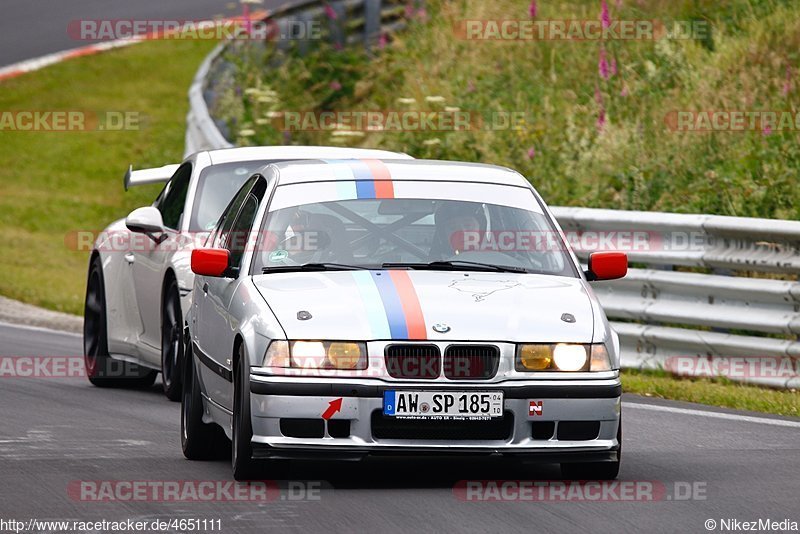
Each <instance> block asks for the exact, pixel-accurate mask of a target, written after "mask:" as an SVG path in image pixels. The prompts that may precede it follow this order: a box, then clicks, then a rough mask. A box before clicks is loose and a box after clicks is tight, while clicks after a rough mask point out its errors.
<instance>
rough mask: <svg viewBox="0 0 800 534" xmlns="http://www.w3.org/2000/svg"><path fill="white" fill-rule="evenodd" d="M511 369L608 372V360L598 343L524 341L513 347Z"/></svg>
mask: <svg viewBox="0 0 800 534" xmlns="http://www.w3.org/2000/svg"><path fill="white" fill-rule="evenodd" d="M515 368H516V370H517V371H522V372H535V371H550V372H552V371H563V372H578V371H610V370H611V360H610V358H609V355H608V350H607V349H606V346H605V345H604V344H602V343H597V344H591V345H589V344H572V343H556V344H530V343H528V344H524V345H518V346H517V357H516V364H515Z"/></svg>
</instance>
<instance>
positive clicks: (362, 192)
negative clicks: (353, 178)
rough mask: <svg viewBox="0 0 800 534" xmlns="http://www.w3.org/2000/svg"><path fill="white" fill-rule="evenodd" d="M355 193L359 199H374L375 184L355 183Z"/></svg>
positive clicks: (368, 181) (370, 181) (366, 182)
mask: <svg viewBox="0 0 800 534" xmlns="http://www.w3.org/2000/svg"><path fill="white" fill-rule="evenodd" d="M356 192H357V193H358V198H359V199H370V198H375V197H376V196H377V195H376V193H375V182H374V181H372V180H367V181H363V180H362V181H360V182H356Z"/></svg>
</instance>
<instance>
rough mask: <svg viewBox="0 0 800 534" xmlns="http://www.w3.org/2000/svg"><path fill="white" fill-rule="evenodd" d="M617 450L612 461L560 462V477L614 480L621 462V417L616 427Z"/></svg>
mask: <svg viewBox="0 0 800 534" xmlns="http://www.w3.org/2000/svg"><path fill="white" fill-rule="evenodd" d="M617 441H618V442H619V450H618V451H617V460H616V461H614V462H585V463H564V464H561V477H562V478H565V479H567V480H614V479H616V478H617V476H618V475H619V466H620V463H621V462H622V417H621V416H620V419H619V427H618V428H617Z"/></svg>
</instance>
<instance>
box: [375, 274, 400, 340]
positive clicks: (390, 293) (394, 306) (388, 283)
mask: <svg viewBox="0 0 800 534" xmlns="http://www.w3.org/2000/svg"><path fill="white" fill-rule="evenodd" d="M370 274H371V275H372V280H373V281H374V282H375V286H377V288H378V293H380V296H381V302H383V309H384V310H385V311H386V319H387V320H388V321H389V330H390V331H391V334H392V339H408V325H407V324H406V315H405V312H404V311H403V305H402V304H401V302H400V295H399V294H398V293H397V288H396V287H395V286H394V282H392V279H391V277H390V276H389V274H388V273H383V274H381V273H376V272H371V273H370Z"/></svg>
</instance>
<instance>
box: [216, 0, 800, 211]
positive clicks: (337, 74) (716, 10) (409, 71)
mask: <svg viewBox="0 0 800 534" xmlns="http://www.w3.org/2000/svg"><path fill="white" fill-rule="evenodd" d="M528 4H529V2H527V1H522V0H493V1H491V2H476V1H474V0H453V1H447V2H442V1H436V0H432V1H431V2H428V15H429V21H428V23H426V24H420V23H413V24H412V26H411V28H410V30H409V31H407V32H404V33H401V34H399V35H397V38H396V40H395V42H394V44H393V45H392V46H390V47H389V48H387V49H385V50H383V51H382V52H380V53H379V54H378V57H377V58H375V60H370V58H368V57H367V55H366V54H364V53H360V52H358V51H351V50H347V51H337V50H334V49H331V48H327V49H323V50H321V51H320V52H318V53H316V54H313V55H311V56H309V57H306V58H298V57H293V56H291V55H290V57H289V58H288V60H287V61H286V62H285V63H284V64H283V66H282V67H281V68H280V69H278V70H277V71H276V70H275V69H274V68H264V59H263V58H262V57H261V56H260V55H258V54H252V55H250V56H248V57H245V58H244V59H241V58H240V59H238V61H239V62H240V63H241V65H242V67H243V69H242V71H241V73H240V75H239V77H238V80H237V83H236V84H231V95H230V96H229V98H226V99H224V100H223V106H222V107H221V109H219V110H218V114H220V115H222V116H227V118H228V120H229V123H230V125H231V128H232V130H233V131H234V132H239V134H238V135H239V141H240V142H244V143H254V144H260V143H263V142H269V143H274V142H282V140H283V134H282V132H279V131H277V130H276V129H275V127H274V123H272V122H271V121H270V120H269V119H268V118H267V116H266V114H267V113H270V112H272V113H274V112H279V111H283V110H290V111H305V110H310V111H322V110H331V109H336V110H385V111H388V110H397V109H418V110H419V109H432V110H441V109H443V108H444V107H445V106H452V107H457V108H460V109H461V110H465V111H470V112H477V113H478V114H481V115H483V116H485V117H489V116H491V114H492V113H494V112H507V113H514V112H522V113H525V114H526V122H525V123H524V125H523V126H522V128H520V129H517V130H509V129H506V130H499V131H488V130H486V129H482V130H479V131H473V132H445V133H436V132H419V131H411V132H402V133H368V134H367V135H366V136H364V137H349V138H348V137H344V138H343V137H336V136H334V135H333V134H332V132H321V133H320V132H299V133H295V134H294V135H293V136H292V141H293V142H295V143H298V144H303V143H325V144H330V143H336V142H341V140H342V139H345V140H346V141H347V142H348V143H351V144H358V145H361V146H369V147H381V148H385V149H389V150H402V151H406V152H408V153H410V154H413V155H414V156H417V157H432V158H442V159H457V160H466V161H482V162H487V163H497V164H502V165H506V166H510V167H513V168H516V169H518V170H519V171H521V172H522V173H523V174H525V175H526V176H528V177H529V178H530V180H531V181H532V182H533V183H534V185H536V186H537V188H538V189H539V191H540V192H541V193H542V194H543V196H544V197H545V199H546V200H547V201H548V202H549V203H551V204H555V205H572V206H589V207H604V208H616V209H641V210H658V211H676V212H684V213H687V212H697V213H715V214H724V215H738V216H754V217H773V218H786V219H796V218H798V217H800V188H798V187H797V169H798V167H800V143H798V135H800V134H798V132H783V133H778V132H773V133H771V134H769V135H765V134H764V133H763V132H762V131H760V130H759V131H752V132H745V133H728V132H715V133H706V134H703V133H675V132H673V131H671V130H669V129H668V128H667V127H666V123H665V117H666V116H667V114H669V113H670V112H673V111H676V110H696V111H700V110H743V111H750V110H779V111H780V110H790V111H795V112H796V111H798V109H799V108H800V105H799V104H800V98H799V95H800V77H798V74H800V3H797V2H795V1H790V0H730V1H726V2H716V1H711V0H669V1H667V0H648V1H646V2H633V1H625V2H622V3H621V5H622V7H621V8H619V9H618V8H617V7H616V5H617V3H616V2H611V1H610V2H608V4H609V5H610V7H611V17H612V19H658V20H662V21H666V23H667V24H668V25H670V24H671V22H670V21H676V20H681V21H683V20H706V21H708V22H709V24H710V25H711V37H710V38H709V39H703V40H683V39H671V40H670V39H664V40H661V41H658V42H651V41H646V42H642V41H615V42H608V43H607V44H606V45H605V48H606V52H607V58H608V61H609V62H611V61H614V60H616V62H617V65H618V73H617V74H616V75H613V76H611V77H610V78H609V79H608V80H605V79H602V77H601V76H600V74H599V69H598V62H599V51H600V44H599V43H598V42H596V41H587V42H552V41H551V42H491V41H466V40H461V39H458V38H455V37H454V31H453V27H454V25H455V24H457V23H458V21H460V20H463V19H471V20H472V19H503V20H505V19H526V18H528V14H527V7H528ZM599 12H600V2H599V1H598V0H573V1H563V2H539V16H538V18H539V19H542V20H544V19H551V20H576V19H592V20H597V19H598V16H599ZM267 59H268V60H269V58H267ZM787 68H788V69H789V72H788V75H789V76H788V82H789V87H788V88H789V91H788V92H787V93H784V86H785V85H786V83H787ZM340 85H341V88H339V86H340ZM234 88H236V89H237V91H236V94H239V95H241V94H244V97H242V96H236V95H235V94H233V90H234ZM248 89H249V90H250V91H248ZM269 90H272V91H275V92H276V94H275V95H271V94H270V93H268V92H267V91H269ZM430 96H441V97H443V98H444V102H441V103H436V102H428V101H426V97H430ZM399 98H410V99H414V101H415V102H416V103H415V104H410V105H409V104H406V103H404V101H399V100H398V99H399ZM234 101H238V104H236V105H231V103H232V102H234ZM601 109H604V110H605V118H606V124H605V126H604V127H603V129H602V131H599V130H598V127H597V123H598V118H599V116H600V112H601ZM248 130H251V131H253V130H254V131H255V134H254V135H248V134H249V133H250V132H248ZM242 132H244V134H242ZM529 154H530V155H532V156H533V157H531V156H530V155H529Z"/></svg>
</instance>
